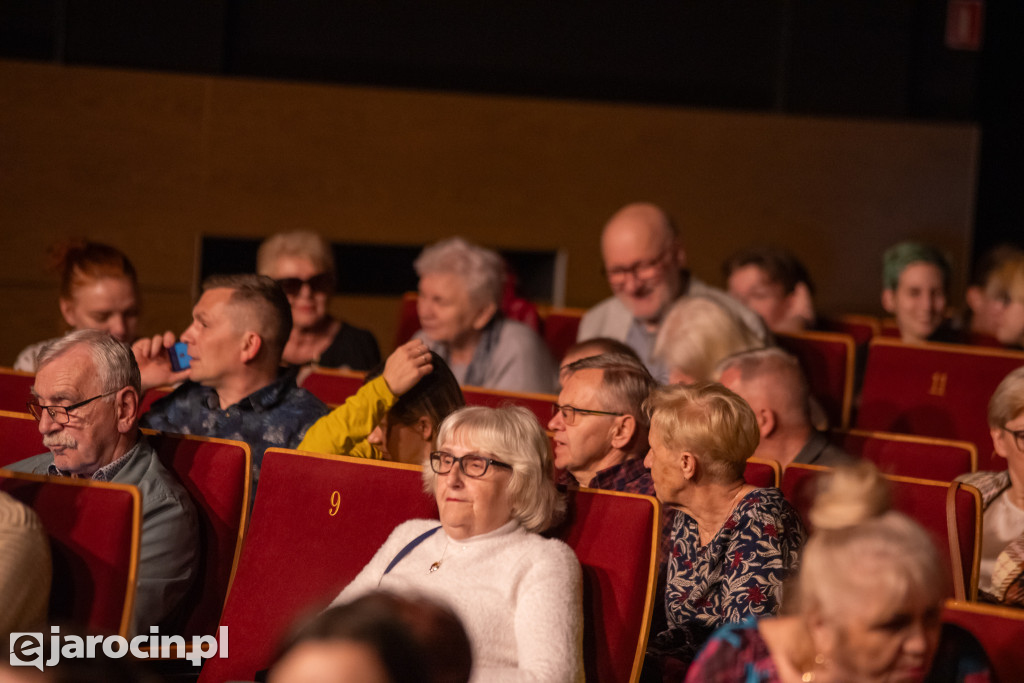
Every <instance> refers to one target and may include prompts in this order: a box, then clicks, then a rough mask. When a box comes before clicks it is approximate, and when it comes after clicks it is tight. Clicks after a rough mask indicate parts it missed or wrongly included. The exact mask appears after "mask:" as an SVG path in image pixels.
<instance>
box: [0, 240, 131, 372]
mask: <svg viewBox="0 0 1024 683" xmlns="http://www.w3.org/2000/svg"><path fill="white" fill-rule="evenodd" d="M50 255H51V257H52V259H53V266H52V268H53V270H55V271H56V272H57V273H58V274H59V275H60V299H59V304H60V314H61V316H63V318H64V322H66V323H67V324H68V327H69V328H70V329H71V330H103V331H104V332H109V333H110V334H111V336H113V337H114V338H115V339H117V340H118V341H122V342H127V343H129V344H130V343H131V342H133V341H135V328H136V325H137V324H138V322H139V283H138V279H137V278H136V276H135V267H134V266H132V264H131V261H129V260H128V257H127V256H125V255H124V254H122V253H121V252H120V251H118V250H117V249H115V248H114V247H110V246H107V245H106V244H99V243H97V242H67V243H63V244H60V245H57V246H56V247H55V248H54V249H52V250H51V254H50ZM51 341H54V340H52V339H50V340H47V341H42V342H38V343H35V344H32V345H31V346H29V347H27V348H25V349H24V350H22V352H21V353H19V354H18V358H17V360H15V361H14V369H15V370H23V371H25V372H35V371H36V365H37V362H36V358H37V357H38V356H39V352H40V351H41V350H42V348H43V347H44V346H45V345H46V344H48V343H50V342H51Z"/></svg>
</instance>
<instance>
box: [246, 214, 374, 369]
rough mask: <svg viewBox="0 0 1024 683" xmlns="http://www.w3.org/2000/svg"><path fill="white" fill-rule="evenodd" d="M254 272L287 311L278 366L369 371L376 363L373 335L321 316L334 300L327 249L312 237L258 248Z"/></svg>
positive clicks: (276, 240)
mask: <svg viewBox="0 0 1024 683" xmlns="http://www.w3.org/2000/svg"><path fill="white" fill-rule="evenodd" d="M256 269H257V272H259V274H260V275H266V276H267V277H270V278H273V279H274V280H276V281H277V284H279V285H281V289H283V290H284V293H285V295H286V296H287V297H288V303H290V304H291V306H292V333H291V336H289V337H288V343H287V344H285V347H284V352H283V353H282V354H281V360H283V361H284V362H285V363H287V364H289V365H306V364H308V363H315V364H316V365H319V366H322V367H326V368H342V367H344V368H350V369H352V370H369V369H370V368H372V367H374V366H375V365H377V364H378V363H380V349H379V348H377V340H376V339H374V337H373V333H371V332H369V331H368V330H364V329H361V328H358V327H355V326H353V325H349V324H348V323H347V322H345V321H344V320H338V319H336V318H334V317H333V316H331V314H330V313H329V312H328V311H327V303H328V300H329V299H330V296H331V295H332V294H334V287H335V272H336V271H335V268H334V254H333V253H332V252H331V245H330V244H328V243H327V241H326V240H325V239H324V238H323V237H321V236H320V235H317V234H316V233H313V232H287V233H279V234H277V235H274V236H273V237H270V238H268V239H267V240H266V241H265V242H263V244H261V245H260V250H259V252H258V253H257V255H256Z"/></svg>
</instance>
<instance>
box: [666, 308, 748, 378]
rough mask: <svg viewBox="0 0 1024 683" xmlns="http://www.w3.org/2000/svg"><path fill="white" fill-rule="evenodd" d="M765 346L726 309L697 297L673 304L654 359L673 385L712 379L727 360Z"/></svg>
mask: <svg viewBox="0 0 1024 683" xmlns="http://www.w3.org/2000/svg"><path fill="white" fill-rule="evenodd" d="M763 346H764V343H763V342H762V341H761V340H760V339H759V338H758V337H757V336H756V335H755V334H754V333H753V332H752V331H751V330H750V328H749V327H747V326H746V325H745V324H744V323H743V321H742V320H740V319H739V318H738V317H737V316H736V315H734V314H733V313H732V312H731V311H729V310H728V309H726V308H725V307H724V306H721V305H719V304H718V303H716V302H714V301H712V300H711V299H706V298H704V297H697V296H684V297H683V298H681V299H679V300H678V301H676V302H675V303H674V304H672V308H670V309H669V311H668V313H667V314H666V316H665V322H663V323H662V325H661V328H660V329H659V330H658V336H657V338H656V339H655V340H654V357H655V359H657V360H658V362H659V363H661V364H662V365H664V366H665V367H666V368H668V381H669V384H677V383H680V382H683V383H689V382H701V381H706V380H709V379H711V378H712V375H713V374H714V371H715V366H717V365H718V362H719V361H721V360H722V359H723V358H726V357H727V356H731V355H733V354H734V353H740V352H742V351H750V350H751V349H759V348H761V347H763Z"/></svg>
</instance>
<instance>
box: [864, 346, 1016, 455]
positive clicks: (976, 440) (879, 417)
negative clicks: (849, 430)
mask: <svg viewBox="0 0 1024 683" xmlns="http://www.w3.org/2000/svg"><path fill="white" fill-rule="evenodd" d="M1021 365H1024V353H1020V352H1015V351H999V350H995V349H983V348H976V347H969V346H957V345H953V344H921V345H909V344H902V343H900V342H899V341H894V340H891V339H875V340H874V341H872V342H871V347H870V350H869V352H868V362H867V369H866V370H865V373H864V386H863V390H862V392H861V403H860V408H859V411H858V414H857V424H856V426H857V427H858V428H860V429H871V430H877V431H885V432H897V433H901V434H916V435H918V436H935V437H939V438H944V439H957V440H961V441H970V442H971V443H973V444H974V445H975V446H976V447H977V449H978V455H979V458H978V468H979V469H982V470H988V469H1006V462H1005V461H1004V460H1003V459H1002V458H999V457H991V454H992V438H991V436H990V435H989V428H988V419H987V417H986V413H987V406H988V401H989V399H990V398H991V397H992V392H993V391H995V388H996V387H997V386H998V385H999V383H1000V382H1001V381H1002V380H1003V378H1004V377H1006V375H1007V374H1008V373H1009V372H1010V371H1011V370H1014V369H1015V368H1017V367H1020V366H1021Z"/></svg>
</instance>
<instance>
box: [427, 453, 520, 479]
mask: <svg viewBox="0 0 1024 683" xmlns="http://www.w3.org/2000/svg"><path fill="white" fill-rule="evenodd" d="M456 464H458V466H459V468H460V469H461V470H462V473H463V474H465V475H466V476H467V477H473V478H474V479H475V478H477V477H482V476H484V475H485V474H487V470H488V468H489V467H490V466H491V465H494V466H495V467H504V468H505V469H508V470H510V469H512V465H509V464H508V463H507V462H502V461H500V460H495V459H494V458H485V457H484V456H482V455H477V454H476V453H467V454H466V455H464V456H462V457H461V458H456V457H455V456H454V455H452V454H451V453H445V452H444V451H434V452H433V453H431V454H430V469H432V470H434V472H436V473H438V474H448V473H449V472H451V471H452V468H453V467H455V465H456Z"/></svg>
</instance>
